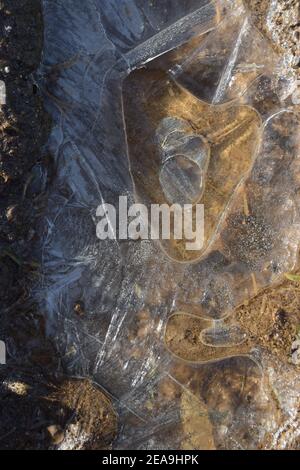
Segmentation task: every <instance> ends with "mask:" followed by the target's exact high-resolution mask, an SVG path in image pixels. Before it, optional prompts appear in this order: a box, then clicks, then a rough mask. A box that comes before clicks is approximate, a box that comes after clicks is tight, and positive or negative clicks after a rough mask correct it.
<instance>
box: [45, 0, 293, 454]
mask: <svg viewBox="0 0 300 470" xmlns="http://www.w3.org/2000/svg"><path fill="white" fill-rule="evenodd" d="M43 3H44V20H45V46H44V60H43V63H42V64H41V67H40V71H39V82H40V85H41V87H42V89H43V91H44V94H45V98H46V103H47V106H48V109H49V111H50V113H51V115H52V118H53V123H54V125H53V129H52V133H51V137H50V140H49V149H50V150H51V153H52V155H53V156H54V158H55V164H56V169H57V171H56V176H55V178H54V180H53V182H52V186H51V188H50V196H49V208H48V213H47V217H46V223H45V227H44V242H43V247H42V252H43V259H42V262H43V273H44V276H43V284H42V285H40V286H39V289H38V291H39V295H40V299H41V303H42V304H43V306H44V309H45V310H44V311H45V312H46V318H47V329H48V333H49V336H50V337H52V338H54V340H55V343H56V345H57V348H58V350H59V352H60V355H61V358H62V366H63V367H64V369H65V370H67V371H68V373H69V374H72V375H77V376H88V377H92V378H93V379H94V380H95V381H96V382H98V383H99V384H100V385H101V386H102V387H104V388H105V389H106V390H107V391H108V392H109V393H110V394H111V395H112V397H113V399H114V402H115V405H116V407H117V410H118V413H119V429H120V432H119V438H118V439H117V441H116V442H115V444H114V446H115V447H116V448H146V449H159V448H161V449H169V448H171V449H172V448H180V449H207V448H233V449H239V448H257V447H264V448H276V447H280V448H286V447H288V446H291V445H294V443H295V442H296V441H295V440H296V439H297V433H298V432H299V431H298V430H297V407H298V405H299V403H298V399H299V392H300V380H299V369H297V366H295V365H292V364H289V363H288V361H287V360H286V361H284V359H282V358H281V359H280V358H278V357H276V356H274V355H273V351H272V347H271V346H270V347H268V344H265V343H264V345H263V346H262V345H261V344H258V343H257V342H256V341H255V340H254V339H253V334H252V333H251V331H250V330H249V328H248V325H249V323H250V324H251V323H252V322H254V324H256V322H258V321H259V319H258V318H254V319H251V321H249V322H248V323H247V319H246V320H245V318H242V319H241V318H240V317H239V316H238V315H236V313H235V308H236V307H237V306H239V305H241V304H242V303H243V302H245V301H246V300H248V299H250V298H251V297H253V296H255V295H256V294H257V293H258V292H259V291H260V290H261V289H263V288H265V287H266V286H269V285H271V284H272V283H274V282H277V281H278V280H279V279H280V278H281V276H282V274H283V273H285V272H289V271H291V270H292V269H294V267H295V265H296V261H297V252H298V243H299V233H300V232H299V230H300V225H299V224H300V217H299V181H300V180H299V175H300V173H299V170H300V154H299V120H298V115H297V113H296V111H295V109H294V108H293V106H292V101H291V93H292V91H293V90H294V86H295V83H294V81H293V80H294V79H293V76H291V75H290V74H289V75H287V74H286V72H285V70H286V69H285V68H284V67H282V63H283V61H284V57H283V56H282V55H278V54H277V52H276V51H275V50H273V48H272V45H271V43H270V42H268V40H266V39H265V38H264V37H263V36H262V35H261V33H260V32H258V30H257V29H256V28H255V27H254V26H253V23H252V18H251V16H250V15H249V13H248V12H246V10H245V9H244V6H243V4H242V3H241V2H240V1H238V0H236V1H232V0H231V1H228V2H227V1H216V2H214V3H212V2H209V1H206V0H186V1H182V0H180V1H179V0H178V1H177V0H174V1H171V0H163V1H162V0H159V1H155V0H154V1H148V0H123V1H122V2H120V1H119V0H87V1H85V2H82V1H79V0H78V1H77V0H75V1H74V0H56V1H55V2H53V1H52V0H44V2H43ZM271 3H272V8H274V5H273V4H274V2H271ZM275 3H276V2H275ZM119 195H127V196H129V198H130V200H131V201H140V202H143V203H144V204H146V205H149V204H151V203H162V202H173V201H179V202H185V201H189V202H195V201H200V202H202V203H203V204H204V210H205V224H206V225H205V243H204V247H203V249H202V250H199V251H197V252H194V251H193V252H188V251H187V250H186V249H185V243H184V241H183V242H180V243H179V242H178V241H177V240H170V241H166V240H163V241H162V240H161V241H157V242H155V241H153V242H152V241H146V240H144V241H135V242H128V241H118V240H115V241H109V240H108V241H100V240H98V239H97V238H96V226H95V223H96V217H95V215H96V208H97V206H98V205H99V204H100V203H101V202H103V201H105V202H108V203H113V204H116V205H117V204H118V197H119ZM261 334H262V335H264V331H263V327H262V333H261ZM294 339H295V338H294ZM298 429H299V427H298Z"/></svg>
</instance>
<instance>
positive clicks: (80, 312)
mask: <svg viewBox="0 0 300 470" xmlns="http://www.w3.org/2000/svg"><path fill="white" fill-rule="evenodd" d="M74 312H75V313H76V314H77V315H78V316H80V317H82V316H83V315H84V314H85V311H84V305H83V302H80V301H79V302H76V303H75V305H74Z"/></svg>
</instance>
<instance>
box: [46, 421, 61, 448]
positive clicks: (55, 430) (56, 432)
mask: <svg viewBox="0 0 300 470" xmlns="http://www.w3.org/2000/svg"><path fill="white" fill-rule="evenodd" d="M47 431H48V433H49V434H50V436H51V438H52V442H53V444H55V445H59V444H61V443H62V442H63V440H64V438H65V435H64V432H63V430H62V427H61V426H59V425H56V424H52V425H51V426H48V428H47Z"/></svg>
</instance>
